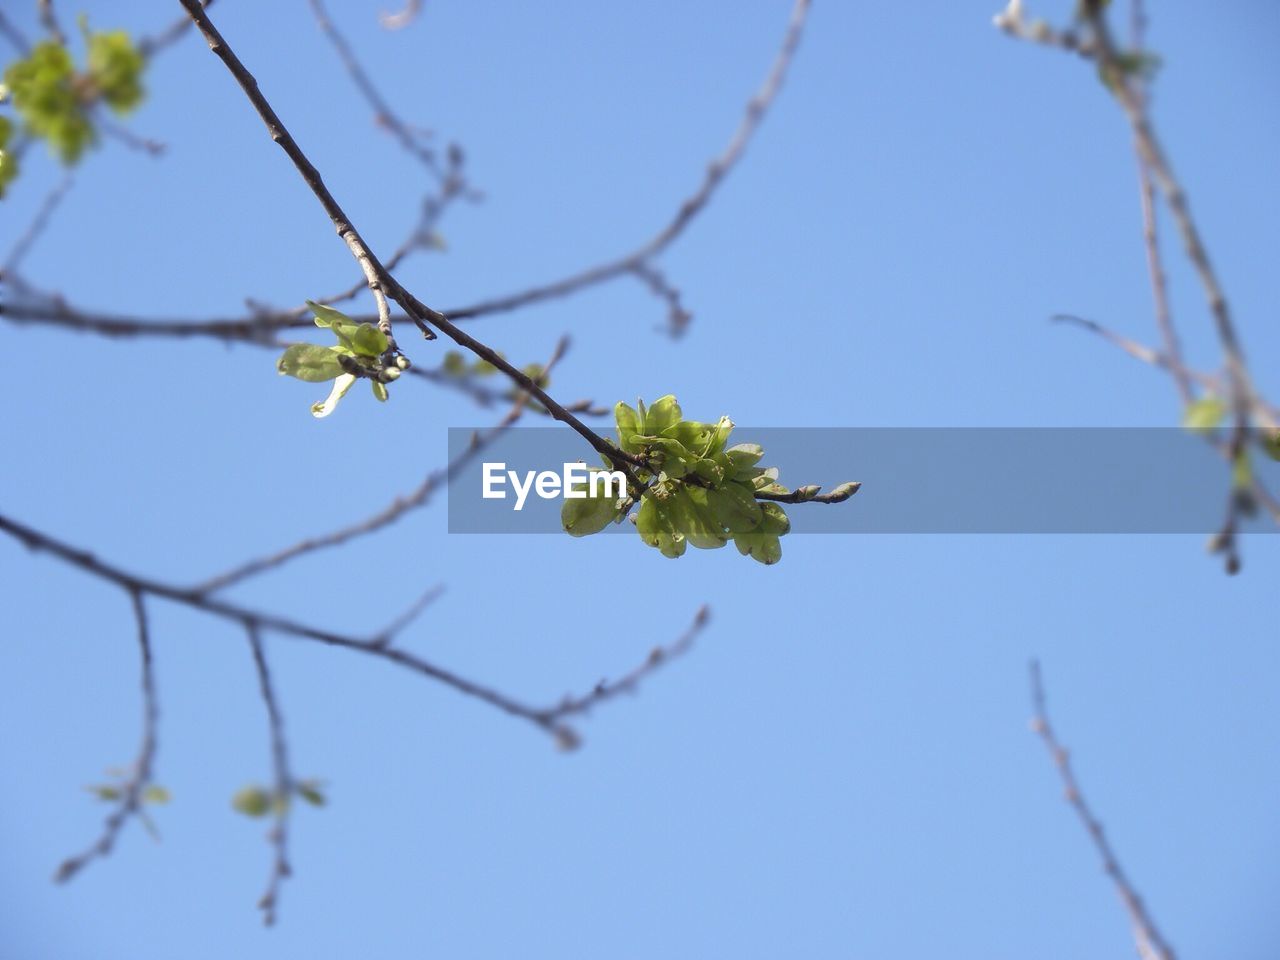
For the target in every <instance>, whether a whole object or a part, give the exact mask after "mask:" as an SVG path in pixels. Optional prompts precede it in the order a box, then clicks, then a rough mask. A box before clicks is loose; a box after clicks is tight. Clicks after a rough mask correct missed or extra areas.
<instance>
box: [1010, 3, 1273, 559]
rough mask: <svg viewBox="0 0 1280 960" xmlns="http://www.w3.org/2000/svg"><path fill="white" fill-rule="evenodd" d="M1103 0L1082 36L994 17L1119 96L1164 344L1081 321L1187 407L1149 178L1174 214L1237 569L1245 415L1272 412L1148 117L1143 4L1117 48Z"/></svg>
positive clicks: (1084, 12) (1269, 419) (1016, 7)
mask: <svg viewBox="0 0 1280 960" xmlns="http://www.w3.org/2000/svg"><path fill="white" fill-rule="evenodd" d="M1106 5H1107V4H1106V3H1105V2H1103V0H1081V2H1080V3H1079V4H1078V5H1077V12H1076V16H1077V20H1078V22H1079V25H1080V26H1081V27H1082V28H1083V29H1084V30H1085V31H1086V34H1087V35H1086V36H1085V38H1084V39H1081V37H1080V36H1079V35H1078V34H1077V33H1076V32H1075V31H1074V30H1055V29H1054V28H1052V27H1050V26H1049V25H1048V24H1046V23H1045V22H1044V21H1043V20H1028V19H1027V18H1026V16H1025V11H1024V9H1023V3H1022V0H1010V2H1009V4H1008V6H1007V7H1006V8H1005V9H1004V10H1003V11H1002V12H1001V13H1000V14H998V15H997V16H996V18H995V24H996V26H997V27H999V28H1000V29H1002V30H1004V31H1005V32H1006V33H1008V34H1009V35H1010V36H1013V37H1017V38H1019V39H1022V40H1028V41H1031V42H1034V43H1040V44H1044V45H1047V46H1054V47H1059V48H1061V49H1065V50H1070V51H1073V52H1075V53H1078V54H1080V55H1081V56H1084V57H1086V58H1088V59H1092V60H1094V61H1095V62H1096V64H1097V68H1098V74H1099V76H1100V77H1101V79H1102V81H1103V83H1104V84H1105V85H1106V86H1107V88H1108V89H1109V90H1110V91H1111V93H1112V94H1113V96H1114V97H1115V99H1116V101H1117V102H1118V103H1119V104H1120V107H1121V109H1122V111H1123V112H1124V115H1125V117H1126V118H1127V120H1128V121H1129V127H1130V130H1131V132H1132V135H1133V142H1134V150H1135V153H1136V154H1137V158H1138V180H1139V191H1140V196H1141V200H1142V214H1143V243H1144V247H1145V250H1146V255H1147V268H1148V273H1149V274H1150V278H1151V287H1152V294H1153V297H1154V299H1155V307H1156V324H1157V326H1158V328H1159V330H1160V336H1161V340H1162V342H1163V344H1164V352H1163V353H1159V354H1157V353H1155V352H1154V351H1151V350H1149V349H1148V348H1145V347H1141V346H1140V345H1138V344H1136V343H1134V342H1133V341H1131V340H1127V339H1126V338H1124V337H1120V336H1119V335H1117V334H1113V333H1111V332H1110V331H1106V330H1104V329H1103V328H1101V327H1099V326H1098V325H1096V324H1093V323H1091V322H1088V321H1079V322H1082V323H1083V324H1084V325H1085V326H1087V327H1088V328H1090V329H1092V330H1094V331H1095V332H1097V333H1100V334H1102V335H1103V336H1104V337H1105V338H1106V339H1108V340H1109V341H1110V342H1112V343H1114V344H1116V345H1117V346H1119V347H1120V348H1121V349H1123V350H1125V351H1126V352H1127V353H1129V354H1130V355H1131V356H1134V357H1136V358H1137V359H1140V360H1143V361H1144V362H1147V363H1152V364H1154V365H1156V366H1159V367H1161V368H1162V369H1164V370H1166V371H1168V372H1169V373H1170V374H1171V376H1172V377H1173V379H1174V382H1175V384H1176V385H1177V388H1178V393H1179V396H1180V398H1181V399H1182V401H1183V405H1184V407H1187V406H1188V405H1189V404H1191V403H1194V402H1195V395H1194V391H1193V389H1192V383H1193V380H1194V379H1195V378H1194V377H1193V376H1192V375H1191V374H1190V372H1189V371H1188V370H1187V367H1186V365H1185V363H1184V362H1183V359H1182V349H1181V345H1180V342H1179V339H1178V336H1177V332H1176V329H1175V327H1174V324H1173V319H1172V315H1171V313H1170V310H1169V304H1168V295H1167V291H1166V284H1165V274H1164V265H1163V262H1162V259H1161V256H1160V249H1159V245H1158V240H1157V232H1156V222H1155V209H1154V190H1153V187H1152V184H1153V183H1154V185H1155V187H1156V188H1158V189H1159V191H1160V194H1161V196H1162V197H1163V199H1164V201H1165V204H1166V205H1167V206H1168V208H1169V211H1170V213H1171V214H1172V216H1173V222H1174V225H1175V227H1176V228H1177V230H1178V233H1179V235H1180V236H1181V238H1182V244H1183V248H1184V252H1185V254H1186V257H1187V260H1188V262H1189V263H1190V264H1191V267H1192V269H1193V271H1194V272H1195V274H1196V277H1197V279H1198V280H1199V283H1200V286H1201V288H1202V290H1203V292H1204V295H1205V299H1206V301H1207V303H1208V306H1209V312H1210V314H1211V316H1212V318H1213V324H1214V330H1215V332H1216V334H1217V338H1218V342H1219V344H1220V346H1221V348H1222V354H1223V360H1224V364H1225V367H1226V391H1225V392H1226V395H1227V399H1228V401H1229V412H1230V415H1231V421H1232V423H1231V436H1230V438H1229V440H1228V441H1227V443H1226V444H1225V446H1224V447H1223V448H1222V449H1223V450H1224V452H1225V455H1226V456H1227V458H1228V463H1229V465H1230V467H1231V469H1232V471H1233V484H1232V491H1231V493H1230V494H1229V496H1228V499H1227V510H1226V518H1225V520H1224V522H1223V525H1222V527H1221V529H1220V530H1219V532H1218V533H1217V534H1216V535H1215V537H1214V538H1213V539H1212V540H1211V541H1210V546H1211V549H1212V550H1213V551H1214V552H1220V553H1222V554H1224V556H1225V558H1226V569H1227V572H1228V573H1236V572H1237V571H1238V570H1239V569H1240V555H1239V550H1238V545H1237V543H1236V534H1237V532H1238V528H1239V521H1240V519H1241V515H1242V514H1244V513H1247V512H1249V511H1251V510H1252V509H1254V507H1255V506H1256V502H1255V500H1254V497H1253V494H1252V490H1254V489H1256V488H1257V487H1258V484H1257V482H1256V480H1254V481H1250V483H1249V484H1246V485H1245V487H1244V488H1243V489H1242V488H1241V487H1240V484H1239V482H1238V481H1237V480H1235V477H1236V475H1237V474H1238V473H1239V472H1240V471H1241V470H1242V469H1247V467H1248V462H1247V459H1244V458H1247V446H1248V441H1249V437H1248V430H1249V425H1250V420H1251V418H1252V419H1254V420H1257V421H1258V423H1259V424H1260V425H1261V426H1262V427H1264V428H1268V429H1272V430H1275V429H1277V418H1276V417H1275V416H1274V415H1273V413H1274V411H1273V410H1272V408H1271V407H1270V405H1269V404H1268V403H1267V402H1266V401H1265V400H1264V399H1263V398H1262V396H1261V394H1260V393H1259V392H1258V390H1257V388H1256V387H1255V385H1254V383H1253V379H1252V376H1251V374H1250V372H1249V367H1248V364H1247V363H1246V361H1245V355H1244V349H1243V347H1242V345H1241V342H1240V338H1239V335H1238V334H1237V332H1236V328H1235V322H1234V320H1233V319H1232V316H1231V311H1230V307H1229V306H1228V304H1227V299H1226V295H1225V293H1224V292H1223V289H1222V284H1221V282H1220V281H1219V279H1218V276H1217V273H1216V271H1215V270H1214V268H1213V265H1212V263H1211V262H1210V260H1209V254H1208V251H1207V250H1206V248H1205V245H1204V241H1203V239H1202V238H1201V235H1200V229H1199V226H1198V225H1197V223H1196V220H1195V218H1194V217H1193V216H1192V214H1191V207H1190V204H1189V202H1188V200H1187V194H1186V190H1185V188H1184V187H1183V186H1182V183H1181V181H1179V180H1178V178H1177V176H1176V175H1175V173H1174V171H1173V167H1172V164H1171V163H1170V162H1169V159H1168V156H1167V155H1166V153H1165V151H1164V147H1163V146H1162V144H1161V142H1160V140H1159V138H1158V137H1157V135H1156V132H1155V126H1154V124H1153V123H1152V120H1151V116H1150V111H1149V106H1150V95H1149V91H1148V89H1147V84H1146V82H1145V79H1144V75H1145V73H1147V72H1149V71H1150V69H1151V68H1152V65H1153V64H1154V63H1155V61H1154V60H1153V59H1152V58H1151V56H1150V55H1149V54H1148V53H1147V52H1146V50H1145V49H1144V48H1143V41H1144V34H1145V29H1146V13H1145V10H1144V8H1143V7H1142V4H1141V2H1140V0H1139V2H1135V4H1134V6H1133V8H1132V18H1131V32H1132V48H1131V49H1129V50H1126V51H1120V50H1119V49H1118V48H1117V46H1116V44H1115V41H1114V40H1113V39H1112V36H1111V31H1110V27H1109V26H1108V24H1107V19H1106V16H1105V13H1104V10H1105V7H1106Z"/></svg>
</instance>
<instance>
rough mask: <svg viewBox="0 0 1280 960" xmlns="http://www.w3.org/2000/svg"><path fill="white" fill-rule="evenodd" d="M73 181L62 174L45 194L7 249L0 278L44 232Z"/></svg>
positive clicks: (19, 261) (1, 278) (17, 262)
mask: <svg viewBox="0 0 1280 960" xmlns="http://www.w3.org/2000/svg"><path fill="white" fill-rule="evenodd" d="M74 183H75V178H74V177H73V176H72V175H71V174H70V173H67V174H64V175H63V177H62V179H61V180H60V181H58V185H57V186H55V187H54V188H53V189H52V190H50V191H49V192H48V193H47V194H46V195H45V198H44V202H43V203H41V204H40V209H39V210H37V211H36V215H35V216H34V217H32V218H31V222H30V223H29V224H27V229H26V230H24V231H22V236H20V237H19V238H18V239H17V241H16V242H15V243H14V245H13V246H12V247H11V248H10V249H9V255H8V256H7V257H5V260H4V268H3V269H0V280H5V279H7V278H8V277H9V276H10V275H11V274H12V273H14V272H15V271H16V270H17V269H18V266H19V265H20V264H21V263H22V261H23V259H25V258H26V256H27V254H28V253H30V252H31V248H32V247H34V246H35V243H36V241H37V240H38V239H40V235H41V234H42V233H44V231H45V229H46V228H47V227H48V226H49V222H50V221H51V220H52V219H53V214H54V211H56V210H57V209H58V204H60V203H62V200H63V198H64V197H65V196H66V195H67V192H68V191H69V190H70V189H71V186H72V184H74Z"/></svg>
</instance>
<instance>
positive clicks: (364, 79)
mask: <svg viewBox="0 0 1280 960" xmlns="http://www.w3.org/2000/svg"><path fill="white" fill-rule="evenodd" d="M307 2H308V3H309V4H310V5H311V12H312V14H313V15H314V16H315V20H316V25H317V26H318V27H319V28H320V30H321V32H323V33H324V35H325V37H327V38H328V40H329V42H330V43H331V44H333V48H334V50H336V51H337V53H338V59H340V60H341V61H342V65H343V67H344V68H345V69H346V71H347V74H348V75H349V76H350V77H351V80H352V82H353V83H354V84H355V85H356V89H357V90H359V91H360V95H361V96H362V97H364V99H365V100H366V101H367V102H368V104H369V106H370V107H372V108H373V116H374V122H375V123H377V125H378V126H380V127H382V128H383V129H384V130H387V131H388V132H389V133H390V134H391V135H392V136H393V137H395V138H396V141H397V142H398V143H399V144H400V146H401V147H403V148H404V149H405V151H406V152H407V153H409V154H410V155H411V156H413V157H415V158H416V159H417V160H418V162H419V163H421V164H422V165H423V166H424V167H426V168H427V169H428V170H429V171H430V172H431V173H432V174H434V175H435V176H437V177H439V176H441V172H440V168H439V163H438V161H437V160H436V154H435V151H434V150H432V149H431V148H430V147H426V146H423V145H422V143H421V142H420V140H421V138H422V135H421V134H420V133H417V132H415V131H414V130H412V129H410V128H409V127H408V126H407V125H406V124H405V122H404V121H403V120H401V119H400V117H399V116H398V115H397V114H396V112H395V111H394V110H392V109H391V107H390V106H389V105H388V104H387V101H386V99H385V98H384V97H383V96H382V94H381V93H379V92H378V88H377V87H375V86H374V85H373V81H372V80H370V79H369V75H368V74H367V73H366V72H365V70H364V67H362V66H361V65H360V61H359V59H357V58H356V55H355V52H354V51H353V50H352V49H351V44H349V43H348V42H347V38H346V36H344V35H343V33H342V32H341V31H340V30H338V28H337V27H335V26H334V25H333V21H332V20H331V19H330V17H329V13H328V11H327V10H326V9H325V6H324V4H323V3H322V2H321V0H307Z"/></svg>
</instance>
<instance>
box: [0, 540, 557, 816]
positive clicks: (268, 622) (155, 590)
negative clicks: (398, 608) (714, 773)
mask: <svg viewBox="0 0 1280 960" xmlns="http://www.w3.org/2000/svg"><path fill="white" fill-rule="evenodd" d="M0 533H5V534H7V535H9V536H10V537H13V538H14V539H16V540H18V541H19V542H21V543H23V544H24V545H25V546H27V547H28V548H29V549H31V550H37V551H43V552H45V553H48V554H49V555H51V556H53V557H56V558H57V559H59V560H61V561H62V562H64V563H67V564H69V565H71V566H73V567H76V568H77V569H79V570H81V571H83V572H85V573H87V574H89V575H91V576H93V577H96V578H97V579H99V580H103V581H106V582H107V583H113V584H115V585H116V586H117V587H119V588H121V589H122V590H125V591H127V592H129V593H130V594H137V595H138V596H143V595H149V596H153V597H157V598H160V599H163V600H170V601H172V602H174V603H177V604H180V605H182V606H185V607H189V608H191V609H194V610H201V611H203V612H204V613H207V614H209V615H210V616H214V617H218V618H220V619H224V620H229V621H231V622H233V623H236V624H240V625H244V626H249V625H252V626H254V627H257V628H258V629H260V630H264V631H266V630H271V631H275V632H276V633H280V634H283V635H285V636H290V637H295V638H297V639H301V640H312V641H315V642H318V643H323V644H327V645H329V646H333V647H339V648H342V649H345V650H353V651H356V652H359V653H363V654H367V655H369V656H373V657H376V658H378V659H381V660H386V661H388V662H390V663H393V664H396V665H397V666H400V667H403V668H404V669H406V670H410V671H413V672H415V673H418V674H420V675H422V676H425V677H428V678H430V679H432V680H435V681H437V682H438V683H441V684H443V685H445V686H447V687H450V688H452V689H453V690H455V691H457V692H458V693H461V694H463V695H465V696H468V697H472V698H474V699H476V700H480V701H482V702H483V703H487V704H489V705H490V706H492V707H495V708H496V709H498V710H500V711H502V712H503V713H506V714H508V715H510V716H513V717H518V718H520V719H522V720H526V721H528V722H529V723H532V724H534V725H535V726H537V727H538V728H539V729H541V730H543V731H544V732H546V733H549V734H551V735H552V736H553V737H555V738H556V740H557V742H559V743H562V744H563V743H564V742H565V740H566V738H575V739H576V736H577V735H576V733H575V732H574V731H573V730H571V729H568V726H567V724H566V723H565V719H566V718H567V717H569V716H571V715H573V714H575V713H579V712H581V710H582V709H583V708H582V707H579V706H572V705H571V707H569V708H566V707H565V706H564V705H563V704H562V705H560V706H556V707H532V706H529V705H527V704H525V703H523V702H521V701H519V700H516V699H515V698H513V697H510V696H508V695H506V694H504V693H501V692H499V691H497V690H494V689H492V688H491V687H486V686H484V685H482V684H479V683H476V682H474V681H472V680H468V679H466V678H465V677H462V676H459V675H458V674H456V673H453V672H451V671H449V670H446V669H444V668H443V667H440V666H437V665H436V664H434V663H431V662H430V661H428V660H426V659H424V658H422V657H420V656H418V655H417V654H414V653H411V652H409V651H406V650H404V649H402V648H400V647H396V646H391V645H388V644H380V643H377V642H375V641H376V639H377V638H376V637H375V638H374V639H370V638H367V637H357V636H353V635H350V634H343V633H337V632H335V631H333V630H328V629H325V628H323V627H315V626H311V625H310V624H307V623H302V622H300V621H297V620H292V619H289V618H288V617H282V616H279V615H276V614H271V613H266V612H264V611H261V610H256V609H253V608H250V607H245V606H241V605H239V604H235V603H229V602H227V601H225V600H219V599H217V598H216V597H210V596H206V595H203V594H198V593H193V592H192V591H191V590H190V589H188V588H185V587H180V586H177V585H174V584H170V583H165V582H163V581H160V580H156V579H153V578H150V577H144V576H140V575H137V574H133V573H130V572H128V571H126V570H124V569H123V568H121V567H117V566H115V565H114V564H110V563H107V562H105V561H103V560H100V559H98V558H97V557H96V556H94V555H93V554H92V553H89V552H88V551H85V550H83V549H80V548H79V547H75V546H72V545H70V544H68V543H66V542H64V541H62V540H59V539H57V538H56V537H53V536H50V535H49V534H47V533H44V532H42V531H40V530H36V529H35V528H33V527H30V526H27V525H26V524H23V523H19V522H18V521H16V520H12V519H10V518H8V517H6V516H3V515H0ZM575 702H576V701H575ZM148 756H149V755H148ZM148 763H149V760H148ZM117 829H118V828H117Z"/></svg>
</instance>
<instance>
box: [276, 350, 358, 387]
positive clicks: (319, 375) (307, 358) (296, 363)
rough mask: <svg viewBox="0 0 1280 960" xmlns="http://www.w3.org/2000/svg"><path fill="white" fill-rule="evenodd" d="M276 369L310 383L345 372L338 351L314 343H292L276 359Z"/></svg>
mask: <svg viewBox="0 0 1280 960" xmlns="http://www.w3.org/2000/svg"><path fill="white" fill-rule="evenodd" d="M276 370H278V371H279V372H280V373H281V374H282V375H284V376H289V377H296V378H297V379H299V380H305V381H307V382H308V383H323V382H324V381H325V380H332V379H334V378H335V377H340V376H342V374H343V370H342V364H341V363H340V362H339V361H338V353H336V352H335V351H334V350H332V349H331V348H329V347H322V346H319V345H318V344H314V343H295V344H291V345H290V346H289V347H288V348H287V349H286V350H285V352H284V353H282V354H281V355H280V359H279V360H277V361H276Z"/></svg>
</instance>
